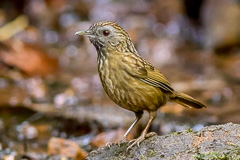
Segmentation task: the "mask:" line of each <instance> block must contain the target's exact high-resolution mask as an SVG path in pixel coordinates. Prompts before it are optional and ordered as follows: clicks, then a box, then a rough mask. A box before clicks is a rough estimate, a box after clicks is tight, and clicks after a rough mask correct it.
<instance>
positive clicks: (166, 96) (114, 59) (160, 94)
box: [75, 21, 206, 150]
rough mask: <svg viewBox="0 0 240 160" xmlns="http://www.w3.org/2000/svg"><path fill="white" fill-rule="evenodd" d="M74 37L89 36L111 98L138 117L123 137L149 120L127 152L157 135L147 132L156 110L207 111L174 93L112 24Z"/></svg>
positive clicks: (190, 99)
mask: <svg viewBox="0 0 240 160" xmlns="http://www.w3.org/2000/svg"><path fill="white" fill-rule="evenodd" d="M75 35H78V36H87V37H88V38H89V40H90V42H91V43H92V44H93V45H94V46H95V48H96V50H97V63H98V73H99V76H100V80H101V83H102V85H103V88H104V90H105V92H106V93H107V95H108V96H109V98H110V99H111V100H112V101H113V102H115V103H116V104H117V105H118V106H120V107H122V108H124V109H127V110H129V111H132V112H134V113H135V116H136V119H135V120H134V122H133V123H132V124H131V126H130V127H129V128H128V130H127V131H126V133H125V134H124V136H123V141H124V142H126V141H127V136H128V134H129V133H130V131H131V130H132V128H133V127H134V126H135V125H136V124H137V122H138V121H139V120H140V119H141V118H142V115H143V113H144V111H147V112H148V113H149V120H148V123H147V125H146V127H145V129H144V130H143V131H142V132H141V135H140V136H139V137H138V138H136V139H133V140H131V141H129V146H128V147H127V150H131V149H132V148H133V147H134V146H136V145H137V146H138V147H139V146H140V143H141V142H142V141H144V140H145V139H146V138H148V137H151V136H153V135H155V133H153V132H150V133H148V130H149V128H150V126H151V124H152V122H153V120H154V119H155V117H156V115H157V110H158V109H159V108H161V107H162V106H164V105H165V104H166V103H167V102H168V101H170V102H176V103H178V104H180V105H182V106H184V107H188V108H196V109H201V108H206V106H205V105H204V104H202V103H200V102H198V101H197V100H196V99H194V98H192V97H191V96H189V95H187V94H184V93H180V92H177V91H175V90H174V89H173V88H172V86H171V84H170V82H169V81H168V80H167V79H166V77H165V76H164V75H163V74H162V73H161V72H160V71H159V70H158V69H157V68H156V67H154V66H153V65H152V64H151V63H150V62H148V61H146V60H144V59H143V58H142V57H141V56H140V55H139V53H138V52H137V50H136V49H135V47H134V44H133V43H132V41H131V39H130V37H129V35H128V33H127V32H126V31H125V30H124V29H123V28H122V27H121V26H120V25H118V24H117V23H115V22H112V21H101V22H96V23H94V24H93V25H91V26H90V27H89V29H87V30H86V31H77V32H76V33H75Z"/></svg>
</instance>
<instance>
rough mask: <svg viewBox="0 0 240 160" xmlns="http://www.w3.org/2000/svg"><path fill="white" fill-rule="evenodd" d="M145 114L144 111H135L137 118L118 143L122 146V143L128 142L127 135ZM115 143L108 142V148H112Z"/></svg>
mask: <svg viewBox="0 0 240 160" xmlns="http://www.w3.org/2000/svg"><path fill="white" fill-rule="evenodd" d="M142 115H143V111H140V112H135V116H136V119H135V120H134V122H133V123H132V124H131V126H130V127H129V128H128V130H127V131H126V133H125V134H124V135H123V139H122V140H121V141H119V142H117V144H118V145H119V146H120V144H121V143H124V142H127V141H128V140H127V136H128V134H129V133H130V131H131V130H132V129H133V127H134V126H135V125H136V124H137V122H138V121H139V120H140V119H141V118H142ZM113 144H114V143H112V142H108V143H107V144H106V146H108V148H110V147H111V146H112V145H113Z"/></svg>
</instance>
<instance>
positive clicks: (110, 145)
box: [106, 142, 114, 148]
mask: <svg viewBox="0 0 240 160" xmlns="http://www.w3.org/2000/svg"><path fill="white" fill-rule="evenodd" d="M113 145H114V143H112V142H107V144H106V146H107V147H108V148H111V147H112V146H113Z"/></svg>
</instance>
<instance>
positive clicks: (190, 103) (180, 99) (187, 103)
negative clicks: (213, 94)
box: [170, 92, 206, 109]
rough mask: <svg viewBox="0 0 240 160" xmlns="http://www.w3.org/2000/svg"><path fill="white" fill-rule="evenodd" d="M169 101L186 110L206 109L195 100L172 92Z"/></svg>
mask: <svg viewBox="0 0 240 160" xmlns="http://www.w3.org/2000/svg"><path fill="white" fill-rule="evenodd" d="M170 100H171V101H173V102H176V103H178V104H181V105H182V106H184V107H188V108H192V107H194V108H197V109H201V108H206V106H205V105H204V104H202V103H200V102H198V101H197V100H196V99H194V98H192V97H191V96H189V95H187V94H184V93H179V92H174V93H173V94H172V95H171V97H170Z"/></svg>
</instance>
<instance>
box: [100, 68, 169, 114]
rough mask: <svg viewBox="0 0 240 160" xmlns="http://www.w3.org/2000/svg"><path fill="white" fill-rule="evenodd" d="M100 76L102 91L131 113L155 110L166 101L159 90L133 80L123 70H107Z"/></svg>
mask: <svg viewBox="0 0 240 160" xmlns="http://www.w3.org/2000/svg"><path fill="white" fill-rule="evenodd" d="M105 73H108V74H100V79H101V81H102V84H103V87H104V90H105V91H106V93H107V95H108V96H109V97H110V99H112V100H113V101H114V102H115V103H116V104H118V105H119V106H121V107H123V108H125V109H128V110H131V111H133V112H138V111H143V110H157V109H158V108H159V107H161V106H163V105H164V104H165V103H166V101H167V99H166V95H165V94H164V93H163V92H162V91H161V89H159V88H156V87H153V86H151V85H149V84H146V83H144V82H142V81H139V80H138V79H135V78H134V77H132V76H131V75H129V74H128V73H126V72H125V71H123V70H108V71H105Z"/></svg>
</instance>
